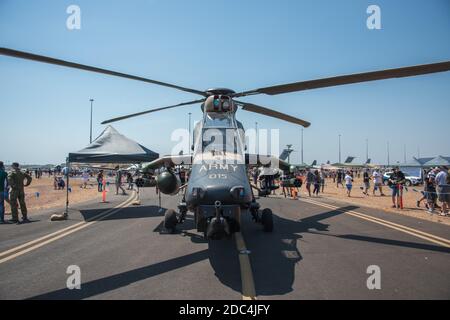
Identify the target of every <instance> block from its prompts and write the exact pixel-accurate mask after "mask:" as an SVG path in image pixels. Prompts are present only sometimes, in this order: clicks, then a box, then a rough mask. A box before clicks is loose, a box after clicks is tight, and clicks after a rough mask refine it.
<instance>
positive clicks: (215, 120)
mask: <svg viewBox="0 0 450 320" xmlns="http://www.w3.org/2000/svg"><path fill="white" fill-rule="evenodd" d="M203 127H204V128H236V125H235V121H234V114H232V113H229V112H225V113H218V112H208V113H206V115H205V118H204V126H203Z"/></svg>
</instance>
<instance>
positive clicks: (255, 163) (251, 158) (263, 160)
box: [245, 153, 289, 170]
mask: <svg viewBox="0 0 450 320" xmlns="http://www.w3.org/2000/svg"><path fill="white" fill-rule="evenodd" d="M245 163H246V164H247V165H248V166H249V167H275V168H280V169H281V170H289V163H287V162H286V161H283V160H281V159H279V158H277V157H275V156H270V155H268V156H265V155H260V154H250V153H246V154H245Z"/></svg>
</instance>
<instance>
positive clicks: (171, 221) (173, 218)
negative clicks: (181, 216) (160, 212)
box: [164, 209, 178, 233]
mask: <svg viewBox="0 0 450 320" xmlns="http://www.w3.org/2000/svg"><path fill="white" fill-rule="evenodd" d="M177 223H178V219H177V214H176V212H175V211H174V210H172V209H168V210H166V213H165V214H164V229H166V230H167V231H170V232H172V233H173V232H174V231H175V227H176V225H177Z"/></svg>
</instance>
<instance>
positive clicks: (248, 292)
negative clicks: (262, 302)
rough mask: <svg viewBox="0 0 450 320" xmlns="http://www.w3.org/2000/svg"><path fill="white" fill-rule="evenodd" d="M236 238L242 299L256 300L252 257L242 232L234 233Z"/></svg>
mask: <svg viewBox="0 0 450 320" xmlns="http://www.w3.org/2000/svg"><path fill="white" fill-rule="evenodd" d="M234 238H235V239H236V247H237V249H238V252H239V265H240V268H241V281H242V299H243V300H256V290H255V282H254V280H253V272H252V267H251V265H250V259H249V256H248V254H246V253H245V252H246V251H247V246H246V245H245V241H244V237H243V236H242V233H240V232H236V233H235V234H234Z"/></svg>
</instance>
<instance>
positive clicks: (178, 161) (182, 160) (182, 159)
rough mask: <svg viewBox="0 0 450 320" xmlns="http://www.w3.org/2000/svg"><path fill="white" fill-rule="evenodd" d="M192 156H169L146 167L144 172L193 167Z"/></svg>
mask: <svg viewBox="0 0 450 320" xmlns="http://www.w3.org/2000/svg"><path fill="white" fill-rule="evenodd" d="M191 164H192V156H191V155H169V156H164V157H161V158H159V159H156V160H154V161H152V162H150V163H147V164H146V165H145V166H144V169H143V171H144V172H146V171H148V170H154V169H159V168H161V167H165V168H173V167H175V166H178V165H191Z"/></svg>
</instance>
